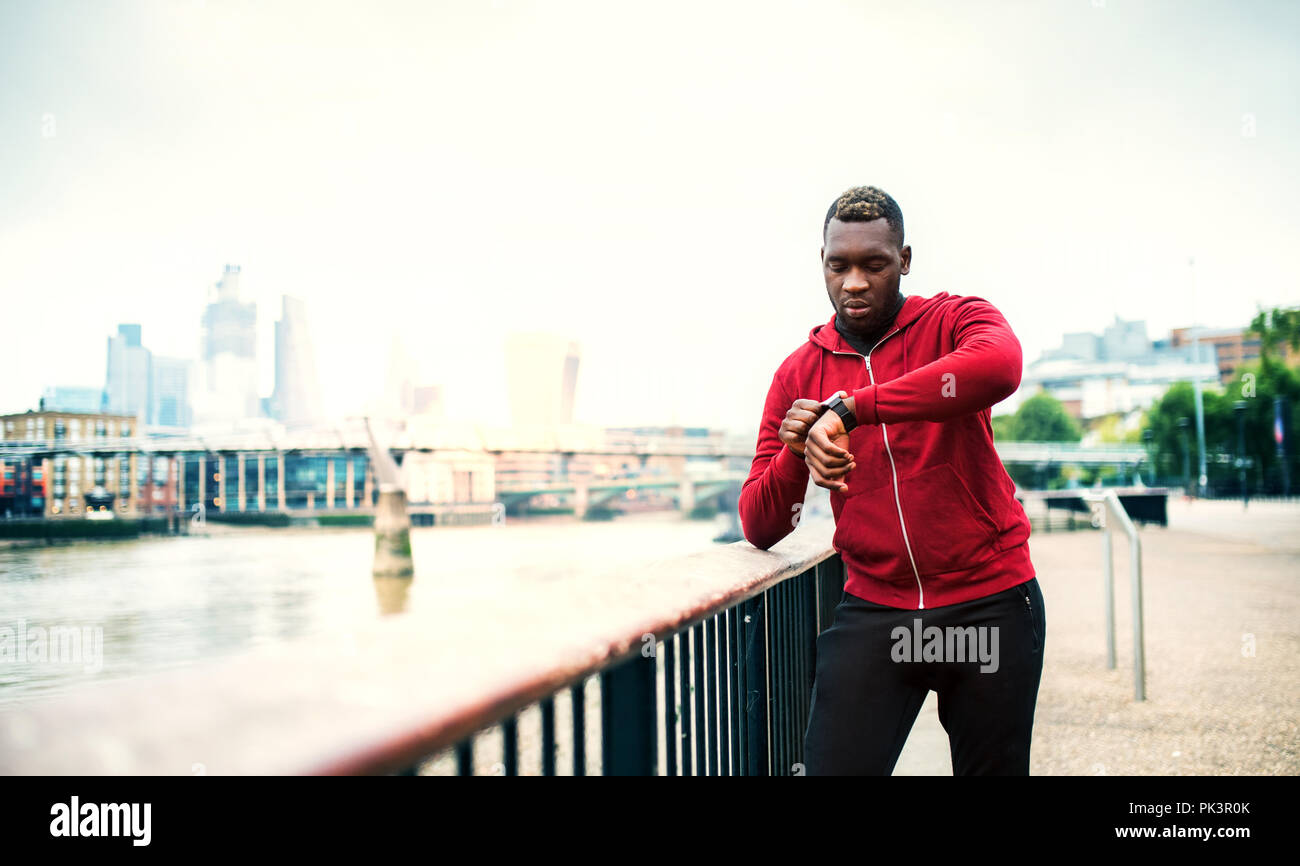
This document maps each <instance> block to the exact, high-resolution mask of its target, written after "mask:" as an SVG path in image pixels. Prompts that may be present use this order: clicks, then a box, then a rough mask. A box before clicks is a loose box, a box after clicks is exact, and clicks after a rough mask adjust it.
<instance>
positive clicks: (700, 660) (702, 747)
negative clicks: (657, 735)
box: [691, 623, 709, 776]
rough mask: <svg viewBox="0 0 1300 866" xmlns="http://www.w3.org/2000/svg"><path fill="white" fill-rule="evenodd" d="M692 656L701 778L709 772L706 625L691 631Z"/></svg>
mask: <svg viewBox="0 0 1300 866" xmlns="http://www.w3.org/2000/svg"><path fill="white" fill-rule="evenodd" d="M691 643H692V645H693V650H692V653H691V654H692V655H693V656H694V661H695V687H694V689H693V690H692V693H693V694H694V696H695V772H696V773H697V774H699V775H701V776H704V775H707V774H708V772H709V765H708V750H709V740H708V738H709V729H708V727H707V726H706V725H705V723H704V625H703V623H696V624H695V628H693V629H692V630H691Z"/></svg>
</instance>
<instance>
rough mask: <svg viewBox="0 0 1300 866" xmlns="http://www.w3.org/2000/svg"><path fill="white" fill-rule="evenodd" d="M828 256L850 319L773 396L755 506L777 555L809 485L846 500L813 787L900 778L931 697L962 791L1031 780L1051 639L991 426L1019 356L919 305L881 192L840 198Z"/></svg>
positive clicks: (1003, 328)
mask: <svg viewBox="0 0 1300 866" xmlns="http://www.w3.org/2000/svg"><path fill="white" fill-rule="evenodd" d="M823 240H824V245H823V247H822V250H821V266H822V272H823V275H824V277H825V280H826V292H827V295H828V296H829V297H830V301H831V305H832V307H834V310H835V314H834V315H833V316H832V317H831V320H830V321H829V322H827V323H826V324H824V325H820V326H818V327H816V328H813V329H812V331H811V333H810V334H809V335H808V342H807V343H805V344H804V345H802V346H801V347H799V349H797V350H796V351H795V352H794V353H792V354H791V355H790V356H789V357H788V358H786V360H785V361H784V362H783V363H782V364H781V366H780V368H779V369H778V370H777V372H776V375H775V376H774V377H773V379H772V386H771V388H770V390H769V391H768V395H767V402H766V405H765V407H764V410H763V421H762V424H761V427H760V430H759V436H758V445H757V449H756V453H755V456H754V463H753V466H752V468H751V470H750V473H749V478H748V479H747V480H746V481H745V484H744V487H743V489H742V491H741V497H740V518H741V524H742V526H743V528H744V532H745V537H746V538H747V539H748V540H749V541H750V542H751V543H752V544H754V545H755V546H756V547H759V548H762V549H764V550H766V549H767V548H769V547H771V546H772V545H773V544H776V543H777V542H778V541H780V540H781V539H782V538H784V537H785V536H786V535H788V534H789V533H790V532H791V530H792V529H793V527H794V525H795V524H796V523H797V522H798V520H797V513H798V511H799V509H800V507H801V503H802V502H803V498H804V493H805V491H806V489H807V486H808V479H809V478H810V477H811V478H812V480H813V481H814V482H815V483H816V484H817V485H818V486H820V487H824V488H827V489H828V490H830V491H831V493H830V497H831V510H832V512H833V513H834V515H835V523H836V527H835V537H834V546H835V549H836V550H837V551H838V552H839V553H840V555H841V557H842V559H843V561H844V568H845V581H844V591H843V596H842V598H841V600H840V602H839V605H838V606H837V607H836V609H835V618H834V623H833V624H832V626H831V627H830V628H829V629H827V630H825V631H823V632H822V634H821V635H820V636H819V637H818V638H817V669H816V674H815V682H814V686H813V700H812V708H811V713H810V717H809V721H808V729H807V732H806V734H805V739H804V761H805V767H806V772H807V773H808V775H827V774H864V775H865V774H871V775H877V774H879V775H887V774H889V773H892V772H893V769H894V764H895V763H896V762H897V760H898V755H899V752H900V751H901V750H902V748H903V744H904V742H905V741H906V739H907V735H908V732H909V731H910V730H911V728H912V724H913V722H914V721H915V720H916V716H917V713H918V712H919V711H920V708H921V704H922V702H923V701H924V700H925V696H926V695H927V694H928V693H929V691H931V690H933V691H935V692H937V693H938V696H939V719H940V721H941V722H942V724H943V726H944V729H945V730H946V731H947V732H948V737H949V742H950V746H951V753H952V764H953V772H954V773H955V774H957V775H967V774H1015V775H1022V774H1027V773H1028V772H1029V744H1030V735H1031V733H1032V729H1033V720H1034V705H1035V703H1036V701H1037V697H1038V683H1039V678H1040V676H1041V673H1042V658H1043V656H1042V653H1043V641H1044V638H1045V628H1046V624H1045V619H1044V610H1043V597H1042V593H1041V592H1040V591H1039V588H1038V581H1037V579H1036V576H1035V572H1034V568H1033V564H1032V563H1031V562H1030V559H1029V548H1028V545H1027V540H1028V538H1029V520H1028V518H1027V517H1026V516H1025V512H1024V509H1023V508H1021V506H1020V503H1019V502H1018V501H1017V500H1016V498H1015V496H1014V491H1015V485H1014V483H1013V482H1012V481H1011V479H1010V477H1008V475H1007V473H1006V470H1005V469H1004V468H1003V466H1002V462H1001V461H1000V460H999V459H998V455H997V452H996V451H995V450H994V447H993V429H992V425H991V422H990V415H991V412H990V407H991V406H993V404H995V403H997V402H999V401H1000V400H1002V399H1004V398H1006V397H1007V396H1009V395H1010V394H1011V393H1012V392H1014V391H1015V390H1016V388H1017V387H1018V386H1019V384H1020V374H1021V350H1020V342H1019V341H1018V340H1017V339H1016V336H1015V334H1013V333H1012V331H1011V328H1010V327H1009V326H1008V325H1007V322H1006V320H1005V319H1004V318H1003V316H1002V314H1001V313H999V312H998V310H997V309H996V308H994V306H993V305H992V304H990V303H989V302H988V301H985V300H983V299H982V298H977V297H970V296H966V297H963V296H960V295H950V294H948V293H946V292H940V293H939V294H937V295H935V296H934V297H932V298H919V297H907V298H904V297H903V295H902V294H901V293H900V291H899V283H900V281H901V277H902V276H903V275H904V274H906V273H907V272H908V270H909V269H910V267H911V261H912V249H911V247H909V246H906V245H904V243H903V214H902V212H901V211H900V210H899V207H898V204H897V203H896V202H895V201H894V200H893V199H892V198H891V197H890V196H889V195H888V194H886V193H885V192H883V191H882V190H879V189H877V188H875V187H869V186H867V187H854V188H852V189H850V190H848V191H847V192H845V193H844V194H843V195H841V196H840V197H839V198H837V199H836V200H835V202H834V203H833V204H832V205H831V207H830V210H829V211H827V214H826V220H825V222H824V224H823ZM936 636H938V640H936V639H935V638H936Z"/></svg>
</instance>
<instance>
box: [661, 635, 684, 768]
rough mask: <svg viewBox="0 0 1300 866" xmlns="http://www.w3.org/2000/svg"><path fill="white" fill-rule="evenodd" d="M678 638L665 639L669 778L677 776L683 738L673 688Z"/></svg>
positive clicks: (665, 737)
mask: <svg viewBox="0 0 1300 866" xmlns="http://www.w3.org/2000/svg"><path fill="white" fill-rule="evenodd" d="M675 640H676V638H675V637H674V636H673V635H669V636H668V637H666V638H664V649H663V652H664V755H665V756H666V762H667V769H666V772H667V774H668V775H669V776H676V775H677V746H678V743H679V742H680V741H681V738H680V737H678V736H677V690H676V689H675V688H674V687H673V685H674V683H673V680H674V679H675V674H676V672H677V671H676V659H675V658H674V654H673V644H674V642H675Z"/></svg>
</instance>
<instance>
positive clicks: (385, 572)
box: [374, 484, 415, 577]
mask: <svg viewBox="0 0 1300 866" xmlns="http://www.w3.org/2000/svg"><path fill="white" fill-rule="evenodd" d="M374 576H375V577H414V576H415V565H414V563H413V562H412V560H411V516H410V515H409V514H407V512H406V491H404V490H402V489H401V488H400V487H396V486H391V487H390V485H388V484H381V485H380V486H379V501H378V502H376V503H375V565H374Z"/></svg>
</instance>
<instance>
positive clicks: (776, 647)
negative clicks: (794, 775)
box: [767, 583, 790, 776]
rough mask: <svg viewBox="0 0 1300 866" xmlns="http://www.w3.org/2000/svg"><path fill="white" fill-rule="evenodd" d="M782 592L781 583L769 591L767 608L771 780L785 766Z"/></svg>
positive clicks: (787, 643) (785, 608)
mask: <svg viewBox="0 0 1300 866" xmlns="http://www.w3.org/2000/svg"><path fill="white" fill-rule="evenodd" d="M786 589H787V586H786V584H784V583H780V584H777V585H776V586H774V587H772V591H771V595H770V601H769V607H768V611H769V613H771V623H772V629H771V632H772V642H771V643H770V644H768V647H767V658H768V665H769V666H770V668H769V671H768V677H767V678H768V682H769V683H771V686H772V688H771V695H772V704H771V709H770V710H768V714H769V715H768V718H769V720H770V723H771V726H772V775H773V776H780V775H783V774H784V772H785V765H786V754H785V746H786V743H785V732H786V710H787V708H788V707H789V706H790V702H789V700H788V699H787V697H786V689H787V688H788V687H789V685H790V673H789V670H788V669H787V666H786V659H787V656H786V652H787V650H788V649H789V647H790V641H789V639H788V637H787V634H786V632H787V631H788V629H789V623H788V621H787V616H786V614H787V612H788V610H789V608H788V606H787V605H786V603H785V597H786Z"/></svg>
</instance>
